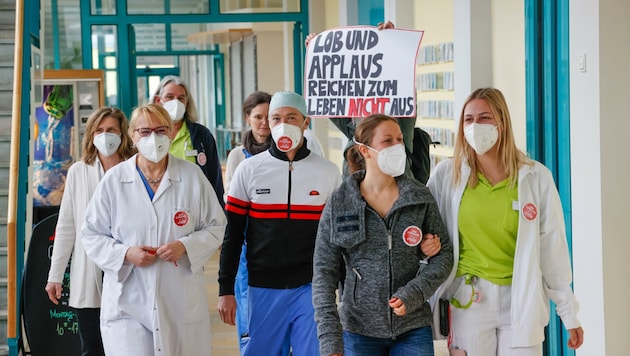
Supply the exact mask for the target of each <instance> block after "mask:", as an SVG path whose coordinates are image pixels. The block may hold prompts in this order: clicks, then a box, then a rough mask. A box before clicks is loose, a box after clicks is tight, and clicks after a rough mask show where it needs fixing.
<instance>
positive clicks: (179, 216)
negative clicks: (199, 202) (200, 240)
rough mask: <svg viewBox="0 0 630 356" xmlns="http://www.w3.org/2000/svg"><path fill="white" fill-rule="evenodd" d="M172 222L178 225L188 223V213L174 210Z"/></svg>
mask: <svg viewBox="0 0 630 356" xmlns="http://www.w3.org/2000/svg"><path fill="white" fill-rule="evenodd" d="M173 222H175V225H177V226H179V227H182V226H186V224H188V213H187V212H185V211H181V210H180V211H178V212H176V213H175V215H174V216H173Z"/></svg>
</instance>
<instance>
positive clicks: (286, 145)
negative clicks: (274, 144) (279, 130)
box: [278, 136, 293, 151]
mask: <svg viewBox="0 0 630 356" xmlns="http://www.w3.org/2000/svg"><path fill="white" fill-rule="evenodd" d="M291 146H293V140H291V138H290V137H289V136H282V137H280V138H279V139H278V149H279V150H280V151H288V150H290V149H291Z"/></svg>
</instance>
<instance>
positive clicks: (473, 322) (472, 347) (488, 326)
mask: <svg viewBox="0 0 630 356" xmlns="http://www.w3.org/2000/svg"><path fill="white" fill-rule="evenodd" d="M453 283H454V284H455V285H457V291H456V292H455V295H454V297H455V298H457V300H459V301H460V303H461V304H462V305H465V304H467V303H468V301H469V300H470V298H471V285H469V284H465V282H464V278H463V277H461V278H458V279H456V280H455V281H454V282H453ZM473 284H474V287H475V290H476V291H478V293H479V298H477V300H476V301H475V302H473V303H472V305H470V307H469V308H468V309H458V308H455V307H454V306H453V305H451V319H452V320H451V336H452V342H451V348H459V349H461V350H464V351H466V355H467V356H492V355H496V356H542V344H539V345H535V346H531V347H516V348H513V347H510V340H511V339H512V329H511V325H510V306H511V304H512V303H511V295H512V287H511V286H499V285H496V284H494V283H491V282H488V281H486V280H484V279H481V278H476V281H475V282H474V283H473ZM455 285H454V286H453V289H454V288H455ZM523 313H527V311H526V310H523Z"/></svg>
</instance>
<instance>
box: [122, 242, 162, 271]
mask: <svg viewBox="0 0 630 356" xmlns="http://www.w3.org/2000/svg"><path fill="white" fill-rule="evenodd" d="M156 259H157V256H156V255H155V247H151V246H132V247H129V249H128V250H127V253H125V261H128V262H130V263H132V264H133V265H134V266H136V267H147V266H150V265H152V264H153V263H155V260H156Z"/></svg>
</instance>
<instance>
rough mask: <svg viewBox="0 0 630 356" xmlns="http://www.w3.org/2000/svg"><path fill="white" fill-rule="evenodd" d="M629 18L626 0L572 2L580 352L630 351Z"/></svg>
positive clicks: (575, 255)
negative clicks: (583, 65)
mask: <svg viewBox="0 0 630 356" xmlns="http://www.w3.org/2000/svg"><path fill="white" fill-rule="evenodd" d="M628 18H630V2H627V1H615V0H574V1H571V3H570V19H571V20H570V39H571V42H570V63H571V69H570V76H571V176H572V177H571V185H572V189H571V190H572V197H571V200H572V214H573V221H572V224H573V225H572V226H573V261H574V274H575V283H574V285H575V292H576V294H577V297H578V299H579V300H580V303H581V312H580V319H581V321H582V324H583V326H584V330H585V343H584V346H583V347H582V348H581V349H580V350H578V352H577V355H579V356H591V355H611V356H616V355H628V354H629V352H628V341H627V339H628V336H627V331H628V330H630V328H629V327H628V320H629V319H630V302H629V299H630V281H629V280H628V279H629V278H628V271H630V258H628V257H627V254H628V251H630V238H628V236H627V231H628V224H627V223H626V222H627V221H628V215H629V214H628V213H629V212H630V209H628V198H629V197H630V186H629V185H628V182H629V181H630V165H629V164H628V158H627V157H626V154H627V152H628V148H627V145H626V143H627V142H628V137H627V136H628V132H630V120H629V118H628V113H627V112H628V99H629V96H630V84H629V83H630V69H629V68H628V58H629V57H630V42H628V41H627V40H626V39H620V38H619V37H620V35H622V34H624V35H625V34H628V33H630V22H629V21H628ZM621 37H624V36H623V35H622V36H621ZM582 55H585V56H586V71H585V72H584V71H580V69H579V68H578V60H579V58H580V56H582Z"/></svg>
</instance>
